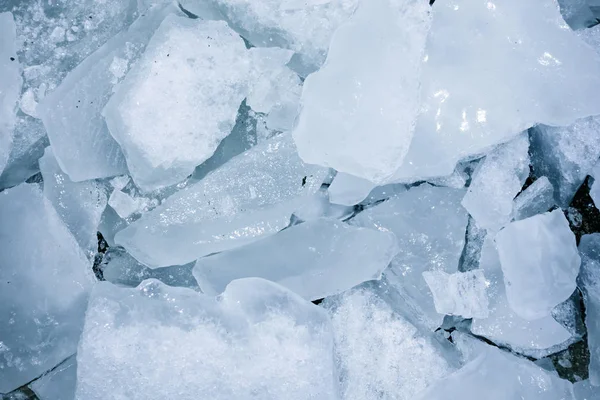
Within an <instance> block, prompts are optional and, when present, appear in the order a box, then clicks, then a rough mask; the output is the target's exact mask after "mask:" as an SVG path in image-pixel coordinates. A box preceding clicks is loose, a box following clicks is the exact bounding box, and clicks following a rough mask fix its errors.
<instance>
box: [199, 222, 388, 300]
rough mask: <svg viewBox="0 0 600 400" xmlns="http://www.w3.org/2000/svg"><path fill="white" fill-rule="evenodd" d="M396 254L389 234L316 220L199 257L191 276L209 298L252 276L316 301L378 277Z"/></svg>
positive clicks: (341, 223) (340, 223)
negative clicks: (231, 248) (232, 282)
mask: <svg viewBox="0 0 600 400" xmlns="http://www.w3.org/2000/svg"><path fill="white" fill-rule="evenodd" d="M397 253H398V245H397V244H396V237H395V236H394V235H393V234H392V233H390V232H382V231H377V230H374V229H366V228H357V227H354V226H350V225H347V224H345V223H343V222H340V221H336V220H329V219H317V220H315V221H309V222H305V223H303V224H300V225H296V226H293V227H291V228H288V229H285V230H283V231H281V232H279V233H277V234H276V235H274V236H270V237H268V238H265V239H263V240H261V241H258V242H254V243H250V244H248V245H246V246H244V247H240V248H237V249H234V250H230V251H226V252H223V253H219V254H216V255H213V256H209V257H205V258H201V259H199V260H198V261H197V262H196V267H195V268H194V276H195V277H196V280H197V281H198V285H199V286H200V289H202V292H204V293H207V294H212V295H215V294H218V293H220V292H222V291H223V290H224V289H225V287H226V286H227V284H229V282H231V281H232V280H235V279H239V278H246V277H252V276H256V277H260V278H264V279H268V280H270V281H273V282H277V283H279V284H280V285H282V286H285V287H287V288H288V289H290V290H292V291H293V292H295V293H297V294H298V295H300V296H302V297H304V298H305V299H307V300H317V299H322V298H324V297H327V296H331V295H334V294H338V293H341V292H343V291H345V290H347V289H350V288H351V287H353V286H356V285H358V284H360V283H362V282H365V281H369V280H373V279H379V278H381V273H382V272H383V270H384V269H385V268H387V266H388V264H389V263H390V261H391V260H392V259H393V258H394V256H395V255H396V254H397Z"/></svg>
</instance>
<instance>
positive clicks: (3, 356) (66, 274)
mask: <svg viewBox="0 0 600 400" xmlns="http://www.w3.org/2000/svg"><path fill="white" fill-rule="evenodd" d="M0 221H2V223H1V224H0V237H1V238H2V240H1V241H0V253H1V254H2V260H1V261H0V320H1V321H3V322H2V324H0V343H2V345H1V349H2V352H1V353H0V370H2V373H1V374H0V393H8V392H10V391H11V390H13V389H16V388H17V387H19V386H21V385H23V384H25V383H27V382H29V381H30V380H32V379H34V378H36V377H37V376H38V375H40V374H42V373H43V372H45V371H47V370H49V369H50V368H52V367H54V366H55V365H57V364H58V363H59V362H61V361H62V360H64V359H65V358H67V357H69V356H70V355H72V354H73V353H74V352H75V350H76V347H77V342H78V340H79V335H80V333H81V328H82V326H83V316H84V312H85V307H86V301H87V294H88V291H89V290H90V288H91V286H92V283H93V281H94V277H93V274H92V273H91V265H90V263H89V262H88V261H87V259H86V258H85V255H84V254H83V252H82V251H81V249H80V248H79V246H78V244H77V242H76V241H75V239H74V238H73V236H72V235H71V233H70V232H69V230H68V229H67V228H66V226H65V225H64V224H63V222H62V221H61V219H60V217H59V216H58V214H57V213H56V211H55V210H54V208H53V207H52V205H51V204H50V202H49V201H47V200H46V199H44V197H43V195H42V192H41V191H40V190H39V189H38V188H37V187H36V186H34V185H28V184H23V185H20V186H17V187H16V188H13V189H7V190H5V191H3V192H2V193H0Z"/></svg>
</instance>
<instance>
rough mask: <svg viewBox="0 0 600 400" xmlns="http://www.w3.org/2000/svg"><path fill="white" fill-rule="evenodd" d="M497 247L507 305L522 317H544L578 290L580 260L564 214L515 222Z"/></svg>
mask: <svg viewBox="0 0 600 400" xmlns="http://www.w3.org/2000/svg"><path fill="white" fill-rule="evenodd" d="M496 243H497V245H498V255H499V256H500V264H501V266H502V271H503V273H504V282H505V286H506V296H507V298H508V303H509V304H510V307H511V308H512V309H513V311H514V312H515V313H516V314H517V315H519V316H520V317H522V318H524V319H528V320H534V319H539V318H542V317H545V316H547V315H549V314H550V310H551V309H552V308H553V307H554V306H556V305H558V304H559V303H562V302H563V301H565V300H566V299H568V298H569V296H571V294H572V293H573V291H574V290H575V287H576V283H575V279H576V278H577V274H578V273H579V265H580V262H581V259H580V257H579V254H578V253H577V245H576V243H575V235H574V234H573V232H571V230H570V229H569V223H568V222H567V219H566V218H565V215H564V214H563V212H562V210H560V209H559V210H555V211H552V212H549V213H545V214H540V215H536V216H534V217H531V218H527V219H524V220H521V221H516V222H512V223H510V224H509V225H507V226H506V228H504V229H503V230H502V231H500V232H499V233H498V235H497V236H496Z"/></svg>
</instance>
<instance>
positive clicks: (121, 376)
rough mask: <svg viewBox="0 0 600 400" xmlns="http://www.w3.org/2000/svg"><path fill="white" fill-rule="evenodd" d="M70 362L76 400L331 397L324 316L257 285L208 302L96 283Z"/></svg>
mask: <svg viewBox="0 0 600 400" xmlns="http://www.w3.org/2000/svg"><path fill="white" fill-rule="evenodd" d="M77 364H78V365H77V368H78V370H77V379H78V382H77V392H76V399H79V400H96V399H98V400H100V399H102V400H104V399H109V398H110V399H125V398H127V399H130V400H138V399H139V400H155V399H156V400H158V399H161V400H162V399H168V398H172V396H173V393H177V398H178V399H181V400H188V399H189V400H192V399H194V400H196V399H198V397H201V398H207V399H214V400H219V399H223V400H231V399H251V398H255V399H265V400H267V399H273V400H275V399H290V400H295V399H323V400H329V399H332V400H333V399H337V398H338V396H337V385H336V382H335V369H334V358H333V335H332V331H331V325H330V322H329V319H328V317H327V314H326V313H325V311H324V310H322V309H320V308H318V307H317V306H315V305H313V304H311V303H309V302H307V301H305V300H303V299H302V298H300V297H299V296H297V295H296V294H294V293H292V292H290V291H288V290H286V289H284V288H282V287H280V286H278V285H276V284H274V283H272V282H268V281H265V280H262V279H257V278H249V279H242V280H237V281H234V282H232V283H231V284H229V286H228V287H227V289H226V290H225V292H224V293H223V294H222V296H221V297H219V298H218V299H216V300H215V298H214V297H209V296H206V295H202V294H198V293H196V292H194V291H193V290H190V289H182V288H172V287H169V286H166V285H164V284H162V283H160V282H159V281H156V280H147V281H144V282H143V283H142V284H141V285H140V286H139V287H138V288H136V289H123V288H118V287H116V286H113V285H112V284H109V283H100V284H98V285H97V286H96V288H95V290H94V291H93V293H92V297H91V299H90V306H89V309H88V311H87V314H86V323H85V328H84V333H83V336H82V340H81V343H80V345H79V351H78V353H77ZM107 382H110V383H111V384H110V385H109V384H107Z"/></svg>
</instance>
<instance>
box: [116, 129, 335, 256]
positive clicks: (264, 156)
mask: <svg viewBox="0 0 600 400" xmlns="http://www.w3.org/2000/svg"><path fill="white" fill-rule="evenodd" d="M327 174H328V170H327V169H325V168H320V167H317V166H311V165H307V164H304V163H303V162H302V160H300V158H299V157H298V155H297V153H296V148H295V146H294V142H293V140H292V138H291V136H290V135H289V134H284V135H281V136H277V137H275V138H273V139H271V140H269V141H267V142H264V143H262V144H259V145H257V146H254V147H252V148H251V149H250V150H248V151H246V152H245V153H242V154H240V155H238V156H236V157H234V158H232V159H231V160H229V161H228V162H227V163H225V164H224V165H222V166H221V167H220V168H218V169H216V170H214V171H213V172H211V173H210V174H208V175H207V176H206V177H204V178H203V179H202V180H201V181H199V182H198V183H196V184H193V185H191V186H189V187H187V188H185V189H183V190H181V191H179V192H177V193H175V194H174V195H173V196H171V197H169V198H168V199H167V200H165V201H164V202H163V203H162V204H161V205H160V206H159V207H157V208H155V209H154V210H152V211H150V212H148V213H147V214H145V215H144V216H143V217H142V218H140V219H139V220H137V221H136V222H134V223H132V224H131V225H129V226H128V227H127V228H125V229H124V230H122V231H121V232H119V233H118V234H117V235H116V239H115V240H116V242H117V243H118V244H120V245H122V246H124V247H125V248H126V249H127V251H128V252H129V253H130V254H132V255H133V256H134V257H135V258H137V259H138V260H139V261H141V262H143V263H144V264H146V265H148V266H150V267H164V266H169V265H183V264H187V263H188V262H191V261H195V260H196V259H198V258H200V257H202V256H205V255H208V254H211V253H216V252H219V251H223V250H227V249H231V248H235V247H238V246H242V245H244V244H247V243H249V242H251V241H254V240H256V239H258V238H261V237H265V236H267V235H271V234H274V233H276V232H278V231H280V230H281V229H283V228H285V227H286V226H287V225H288V224H289V221H290V216H291V214H292V213H293V212H294V210H295V209H296V208H297V207H298V206H299V205H300V204H302V202H303V201H304V199H305V198H306V197H307V196H309V195H312V194H314V193H315V192H316V191H317V190H318V189H319V187H320V186H321V183H322V182H323V180H324V179H325V177H326V176H327Z"/></svg>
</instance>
